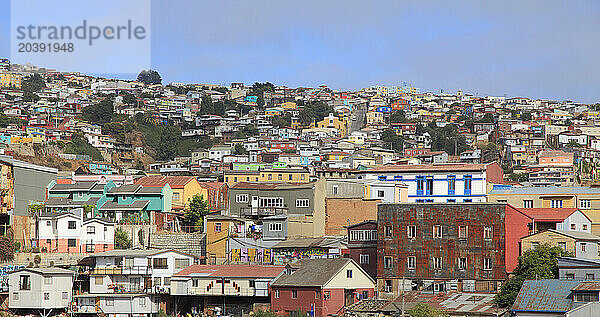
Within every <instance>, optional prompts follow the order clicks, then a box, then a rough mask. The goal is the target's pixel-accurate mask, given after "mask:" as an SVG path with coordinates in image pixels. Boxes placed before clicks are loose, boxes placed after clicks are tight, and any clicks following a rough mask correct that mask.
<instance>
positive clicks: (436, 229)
mask: <svg viewBox="0 0 600 317" xmlns="http://www.w3.org/2000/svg"><path fill="white" fill-rule="evenodd" d="M433 238H434V239H441V238H442V226H439V225H438V226H433Z"/></svg>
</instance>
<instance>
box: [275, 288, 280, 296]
mask: <svg viewBox="0 0 600 317" xmlns="http://www.w3.org/2000/svg"><path fill="white" fill-rule="evenodd" d="M275 298H279V290H278V289H276V290H275Z"/></svg>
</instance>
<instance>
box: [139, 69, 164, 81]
mask: <svg viewBox="0 0 600 317" xmlns="http://www.w3.org/2000/svg"><path fill="white" fill-rule="evenodd" d="M137 80H138V81H139V82H141V83H144V84H146V85H160V84H161V83H162V78H161V77H160V74H159V73H158V72H157V71H155V70H152V69H149V70H142V71H141V72H140V73H139V75H138V76H137Z"/></svg>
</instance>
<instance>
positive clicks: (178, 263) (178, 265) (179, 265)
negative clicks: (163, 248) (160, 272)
mask: <svg viewBox="0 0 600 317" xmlns="http://www.w3.org/2000/svg"><path fill="white" fill-rule="evenodd" d="M188 266H190V260H189V259H175V269H177V270H180V269H185V268H186V267H188Z"/></svg>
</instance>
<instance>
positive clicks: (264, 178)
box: [224, 168, 310, 186]
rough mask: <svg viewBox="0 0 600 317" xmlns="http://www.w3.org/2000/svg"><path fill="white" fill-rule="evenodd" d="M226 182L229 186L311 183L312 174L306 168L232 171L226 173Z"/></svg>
mask: <svg viewBox="0 0 600 317" xmlns="http://www.w3.org/2000/svg"><path fill="white" fill-rule="evenodd" d="M224 180H225V183H227V185H229V186H233V185H234V184H236V183H239V182H254V183H256V182H258V183H273V182H286V183H309V182H310V173H309V172H308V170H307V169H304V168H261V169H259V170H257V171H245V170H232V171H225V172H224Z"/></svg>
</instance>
